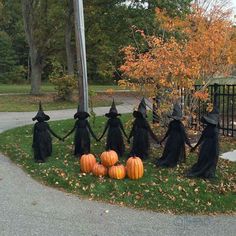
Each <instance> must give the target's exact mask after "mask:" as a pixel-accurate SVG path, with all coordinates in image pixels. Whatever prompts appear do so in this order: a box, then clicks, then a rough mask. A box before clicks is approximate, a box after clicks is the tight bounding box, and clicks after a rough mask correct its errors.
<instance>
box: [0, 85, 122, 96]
mask: <svg viewBox="0 0 236 236" xmlns="http://www.w3.org/2000/svg"><path fill="white" fill-rule="evenodd" d="M89 89H91V90H93V91H95V92H102V91H106V90H107V89H113V90H122V88H121V87H119V86H117V85H89ZM41 91H42V93H51V92H56V90H55V88H54V86H53V85H52V84H42V87H41ZM29 92H30V85H28V84H21V85H17V84H0V94H4V93H29Z"/></svg>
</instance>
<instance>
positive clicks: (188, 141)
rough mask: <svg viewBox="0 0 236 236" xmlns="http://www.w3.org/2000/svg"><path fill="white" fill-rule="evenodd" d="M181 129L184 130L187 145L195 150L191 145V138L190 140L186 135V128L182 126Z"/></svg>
mask: <svg viewBox="0 0 236 236" xmlns="http://www.w3.org/2000/svg"><path fill="white" fill-rule="evenodd" d="M181 128H182V133H183V135H184V140H185V143H186V144H187V145H188V146H189V147H190V148H193V147H192V145H191V143H190V140H189V138H188V135H187V133H186V131H185V129H184V126H182V127H181Z"/></svg>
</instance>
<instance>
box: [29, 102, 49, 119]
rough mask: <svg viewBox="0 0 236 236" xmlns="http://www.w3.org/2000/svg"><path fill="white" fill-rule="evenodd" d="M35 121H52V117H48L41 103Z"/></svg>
mask: <svg viewBox="0 0 236 236" xmlns="http://www.w3.org/2000/svg"><path fill="white" fill-rule="evenodd" d="M32 120H33V121H35V120H38V121H47V120H50V117H49V116H48V115H46V114H45V113H44V111H43V108H42V104H41V101H40V102H39V110H38V113H37V114H36V116H35V117H34V118H32Z"/></svg>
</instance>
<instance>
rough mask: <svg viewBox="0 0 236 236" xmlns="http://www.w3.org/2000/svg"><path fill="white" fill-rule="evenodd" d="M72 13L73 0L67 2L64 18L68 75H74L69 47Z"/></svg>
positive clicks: (72, 57)
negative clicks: (65, 16)
mask: <svg viewBox="0 0 236 236" xmlns="http://www.w3.org/2000/svg"><path fill="white" fill-rule="evenodd" d="M72 14H73V2H72V1H71V0H69V2H68V12H67V18H66V29H65V47H66V60H67V71H68V75H74V54H73V52H72V49H71V36H72V29H73V23H72V16H73V15H72Z"/></svg>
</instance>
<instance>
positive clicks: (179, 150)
mask: <svg viewBox="0 0 236 236" xmlns="http://www.w3.org/2000/svg"><path fill="white" fill-rule="evenodd" d="M169 117H170V118H172V119H174V120H172V121H171V122H170V123H169V127H168V130H167V132H166V134H165V137H164V138H163V139H162V141H161V143H162V142H163V141H164V140H165V139H166V138H167V142H166V144H165V148H164V151H163V154H162V157H161V158H160V159H158V160H157V161H156V165H157V166H161V167H175V166H176V165H177V164H178V163H181V162H184V161H185V160H186V152H185V143H186V144H187V145H188V146H190V147H191V144H190V142H189V139H188V137H187V134H186V132H185V128H184V125H183V123H182V122H181V121H180V119H181V118H182V110H181V107H180V105H179V104H178V103H176V104H175V105H174V109H173V112H172V114H171V115H170V116H169Z"/></svg>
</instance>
